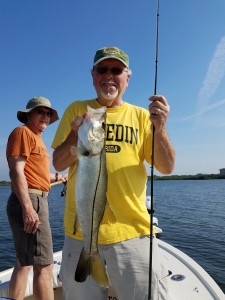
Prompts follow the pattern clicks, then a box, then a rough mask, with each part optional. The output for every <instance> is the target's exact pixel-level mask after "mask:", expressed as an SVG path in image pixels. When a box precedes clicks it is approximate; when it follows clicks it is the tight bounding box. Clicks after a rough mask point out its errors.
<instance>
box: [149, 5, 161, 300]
mask: <svg viewBox="0 0 225 300" xmlns="http://www.w3.org/2000/svg"><path fill="white" fill-rule="evenodd" d="M158 48H159V0H157V13H156V41H155V80H154V95H156V94H157V79H158V52H159V51H158ZM154 146H155V126H154V125H153V124H152V165H151V199H150V239H149V240H150V249H149V282H148V299H149V300H151V295H152V256H153V255H152V241H153V226H152V224H153V214H154V209H153V196H154V189H153V186H154V180H153V177H154Z"/></svg>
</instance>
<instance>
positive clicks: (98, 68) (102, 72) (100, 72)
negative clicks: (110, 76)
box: [95, 67, 108, 74]
mask: <svg viewBox="0 0 225 300" xmlns="http://www.w3.org/2000/svg"><path fill="white" fill-rule="evenodd" d="M95 70H96V72H97V73H99V74H105V73H106V72H107V71H108V68H106V67H97V68H95Z"/></svg>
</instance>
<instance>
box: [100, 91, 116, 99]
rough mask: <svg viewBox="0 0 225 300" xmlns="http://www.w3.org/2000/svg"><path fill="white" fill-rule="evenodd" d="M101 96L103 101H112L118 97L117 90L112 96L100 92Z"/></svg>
mask: <svg viewBox="0 0 225 300" xmlns="http://www.w3.org/2000/svg"><path fill="white" fill-rule="evenodd" d="M101 94H102V97H103V98H104V99H105V100H114V99H115V98H116V97H117V96H118V90H117V91H116V92H115V93H113V94H110V93H109V92H108V93H104V92H103V91H101Z"/></svg>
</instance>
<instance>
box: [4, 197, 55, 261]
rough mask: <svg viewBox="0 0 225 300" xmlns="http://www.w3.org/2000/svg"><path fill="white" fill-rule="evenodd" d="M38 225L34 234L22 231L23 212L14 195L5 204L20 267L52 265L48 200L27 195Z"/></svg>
mask: <svg viewBox="0 0 225 300" xmlns="http://www.w3.org/2000/svg"><path fill="white" fill-rule="evenodd" d="M29 195H30V200H31V202H32V205H33V207H34V209H35V211H36V212H37V214H38V216H39V219H40V223H41V224H40V225H39V227H38V230H37V231H36V233H35V234H33V233H26V232H25V231H24V229H23V228H24V222H23V212H22V207H21V204H20V202H19V200H18V198H17V196H16V194H15V193H13V192H12V193H11V195H10V197H9V199H8V203H7V215H8V220H9V224H10V227H11V230H12V234H13V240H14V246H15V250H16V257H17V258H18V260H19V262H20V264H21V266H30V265H35V264H38V265H49V264H52V263H53V246H52V234H51V228H50V224H49V211H48V198H47V197H42V196H40V195H36V194H29Z"/></svg>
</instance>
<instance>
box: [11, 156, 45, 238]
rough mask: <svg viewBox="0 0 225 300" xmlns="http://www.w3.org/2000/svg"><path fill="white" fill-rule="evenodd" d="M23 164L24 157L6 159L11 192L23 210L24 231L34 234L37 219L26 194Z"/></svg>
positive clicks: (37, 223) (37, 222)
mask: <svg viewBox="0 0 225 300" xmlns="http://www.w3.org/2000/svg"><path fill="white" fill-rule="evenodd" d="M25 163H26V158H25V157H22V156H10V157H8V164H9V169H10V178H11V182H12V190H13V192H14V193H15V194H16V196H17V198H18V199H19V201H20V204H21V206H22V210H23V221H24V231H25V232H27V233H35V232H36V231H37V229H38V226H39V217H38V214H37V213H36V211H35V210H34V208H33V205H32V202H31V200H30V196H29V193H28V185H27V180H26V177H25V174H24V167H25Z"/></svg>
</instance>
